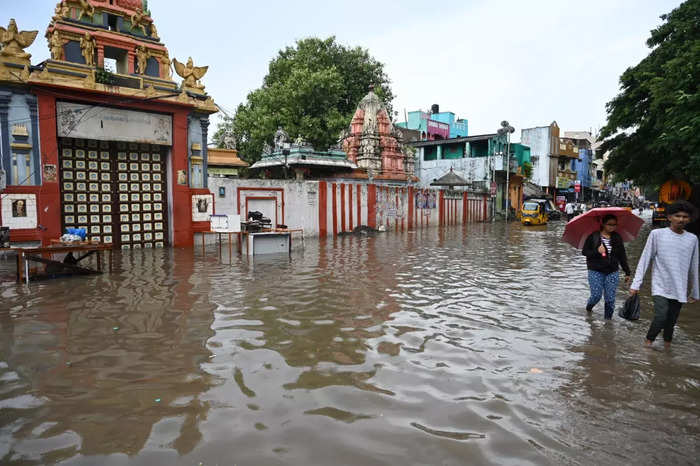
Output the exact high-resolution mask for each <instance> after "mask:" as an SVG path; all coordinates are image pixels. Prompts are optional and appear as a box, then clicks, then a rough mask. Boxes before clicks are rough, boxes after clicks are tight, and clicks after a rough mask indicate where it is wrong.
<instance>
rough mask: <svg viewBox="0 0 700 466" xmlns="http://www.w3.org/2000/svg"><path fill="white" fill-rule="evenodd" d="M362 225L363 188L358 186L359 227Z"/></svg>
mask: <svg viewBox="0 0 700 466" xmlns="http://www.w3.org/2000/svg"><path fill="white" fill-rule="evenodd" d="M360 225H362V186H361V185H359V184H358V185H357V226H358V227H359V226H360Z"/></svg>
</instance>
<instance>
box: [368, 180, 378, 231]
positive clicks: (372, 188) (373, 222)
mask: <svg viewBox="0 0 700 466" xmlns="http://www.w3.org/2000/svg"><path fill="white" fill-rule="evenodd" d="M367 226H368V227H370V228H377V185H375V184H369V185H367Z"/></svg>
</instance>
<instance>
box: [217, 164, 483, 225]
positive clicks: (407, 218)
mask: <svg viewBox="0 0 700 466" xmlns="http://www.w3.org/2000/svg"><path fill="white" fill-rule="evenodd" d="M208 185H209V189H210V190H211V192H212V193H214V196H215V197H216V202H215V209H214V211H215V213H216V214H228V215H232V214H234V215H235V214H239V215H241V220H245V217H246V215H247V212H250V211H255V210H257V211H260V212H262V213H263V214H264V215H265V217H268V218H270V219H271V221H272V224H273V226H277V225H286V226H287V227H289V228H303V229H304V235H306V236H319V237H326V236H337V235H339V234H342V233H347V232H351V231H353V230H354V229H356V228H357V227H359V226H366V227H370V228H374V229H380V230H385V231H407V230H412V229H416V228H427V227H430V226H444V225H462V224H467V223H474V222H483V221H486V220H488V219H489V216H488V212H490V210H489V205H490V200H489V199H488V198H487V197H486V196H485V195H484V194H481V193H478V194H477V193H469V192H466V191H450V190H440V189H422V188H418V187H414V186H405V185H403V186H402V185H392V184H381V183H372V182H368V181H364V180H358V181H355V180H348V179H340V178H339V179H326V180H321V181H318V180H301V181H296V180H253V179H249V180H245V179H231V178H215V177H211V178H209V182H208Z"/></svg>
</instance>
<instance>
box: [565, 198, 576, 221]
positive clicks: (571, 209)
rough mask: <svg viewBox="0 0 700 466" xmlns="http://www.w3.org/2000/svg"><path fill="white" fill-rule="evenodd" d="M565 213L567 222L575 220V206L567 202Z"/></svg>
mask: <svg viewBox="0 0 700 466" xmlns="http://www.w3.org/2000/svg"><path fill="white" fill-rule="evenodd" d="M564 212H565V213H566V220H571V219H572V218H574V204H572V203H571V202H567V203H566V206H564Z"/></svg>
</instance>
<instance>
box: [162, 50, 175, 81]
mask: <svg viewBox="0 0 700 466" xmlns="http://www.w3.org/2000/svg"><path fill="white" fill-rule="evenodd" d="M160 63H161V65H163V75H162V76H161V78H163V79H173V71H172V65H173V62H172V61H171V60H170V56H168V52H165V55H163V56H162V57H161V58H160Z"/></svg>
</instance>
